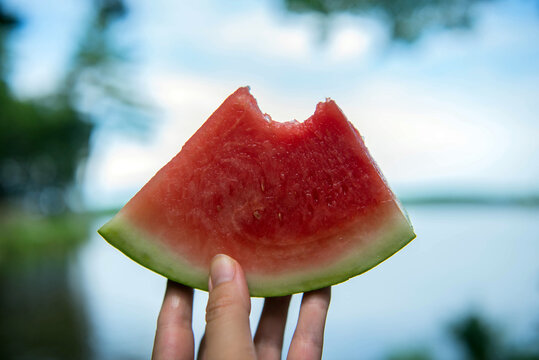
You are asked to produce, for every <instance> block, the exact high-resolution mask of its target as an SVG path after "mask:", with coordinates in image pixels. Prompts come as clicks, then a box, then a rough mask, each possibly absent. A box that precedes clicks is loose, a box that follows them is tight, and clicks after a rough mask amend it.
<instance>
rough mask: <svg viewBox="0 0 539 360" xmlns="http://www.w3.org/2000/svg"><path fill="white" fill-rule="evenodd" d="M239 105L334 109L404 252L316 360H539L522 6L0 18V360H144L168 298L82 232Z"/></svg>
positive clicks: (527, 12) (88, 7)
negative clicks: (390, 200)
mask: <svg viewBox="0 0 539 360" xmlns="http://www.w3.org/2000/svg"><path fill="white" fill-rule="evenodd" d="M243 85H250V86H251V91H252V93H253V94H254V95H255V97H257V99H258V102H259V105H260V107H261V109H262V111H263V112H267V113H269V114H271V115H272V117H273V118H274V119H276V120H279V121H287V120H291V119H293V118H295V119H299V120H303V119H306V118H307V117H309V116H310V115H311V114H312V112H313V111H314V107H315V105H316V103H317V102H318V101H321V100H324V99H325V98H326V97H331V98H333V99H335V100H336V101H337V103H338V104H339V106H340V107H341V108H342V109H343V111H344V113H345V114H347V116H348V118H349V120H350V121H351V122H352V123H354V125H355V126H356V127H357V128H358V129H359V131H360V132H361V134H362V135H363V137H364V138H365V141H366V144H367V146H368V147H369V149H370V150H371V153H372V154H373V156H374V158H375V159H376V160H377V162H378V164H379V165H380V167H381V168H382V170H383V171H384V174H385V175H386V177H387V179H388V181H389V183H390V185H391V186H392V188H393V189H394V191H395V192H396V194H397V195H398V196H399V197H400V198H401V199H402V201H403V203H404V205H405V206H406V208H407V210H408V212H409V215H410V217H411V219H412V222H413V224H414V227H415V230H416V233H417V234H418V237H417V239H416V240H414V241H413V242H412V243H411V244H410V245H409V246H407V247H406V248H405V249H404V250H403V251H401V252H399V253H398V254H396V255H395V256H394V257H392V258H391V259H390V260H389V261H387V262H385V263H384V264H382V265H381V266H379V267H377V268H375V269H373V270H371V271H369V272H368V273H366V274H364V275H361V276H359V277H356V278H354V279H352V280H350V281H348V282H346V283H344V284H341V285H338V286H335V287H334V289H333V299H332V307H331V309H330V313H329V317H328V322H327V328H326V343H325V350H324V356H325V358H327V359H356V358H362V359H539V144H538V142H539V140H538V139H539V119H538V114H539V2H538V1H534V0H516V1H509V0H499V1H487V0H447V1H435V0H430V1H429V0H403V1H398V2H397V1H370V0H338V1H331V0H263V1H256V2H255V1H244V0H239V1H217V0H201V1H191V2H184V1H172V0H156V1H151V2H147V1H136V0H131V1H129V0H86V1H73V0H42V1H31V0H0V358H1V359H147V358H149V357H150V354H151V348H152V342H153V336H154V332H155V321H156V318H157V314H158V311H159V307H160V304H161V301H162V296H163V292H164V286H165V280H164V279H163V278H162V277H160V276H159V275H156V274H154V273H152V272H150V271H148V270H146V269H144V268H142V267H140V266H139V265H137V264H135V263H134V262H132V261H131V260H129V259H128V258H126V257H125V256H123V255H122V254H121V253H120V252H118V251H117V250H115V249H113V248H112V247H111V246H109V245H108V244H107V243H106V242H105V241H104V240H102V239H101V238H100V237H99V236H98V235H97V233H96V230H97V229H98V228H99V227H100V226H101V225H102V224H103V223H104V222H105V221H107V219H109V218H110V217H111V216H112V214H113V213H114V212H115V211H116V210H117V209H119V208H120V207H121V206H122V205H123V204H124V203H125V202H126V201H127V200H128V199H129V198H130V197H131V196H132V195H134V193H135V192H136V191H137V190H138V189H139V188H140V187H141V186H142V185H143V184H144V183H145V182H146V181H147V180H148V179H149V178H150V177H151V176H152V175H153V174H154V173H155V172H156V171H157V170H158V169H159V168H160V167H161V166H162V165H163V164H164V163H165V162H167V161H168V160H169V159H170V158H171V157H172V156H174V155H175V154H176V153H177V152H178V151H179V150H180V148H181V146H182V145H183V143H184V142H185V141H186V140H187V139H188V138H189V136H190V135H191V134H192V133H193V132H194V131H196V129H197V128H198V127H199V126H200V125H201V124H202V123H203V122H204V121H205V119H206V118H207V117H208V116H209V115H210V114H211V113H212V112H213V110H215V109H216V108H217V107H218V105H219V104H220V103H221V102H222V101H223V100H224V99H225V98H226V97H227V96H228V95H229V94H230V93H232V92H233V91H234V90H235V89H236V88H237V87H239V86H243ZM206 299H207V297H206V294H205V293H203V292H198V291H197V292H196V294H195V315H194V330H195V334H196V338H197V339H200V337H201V336H202V332H203V329H204V307H205V302H206ZM299 301H300V296H295V297H294V298H293V301H292V304H291V309H290V313H289V323H288V326H287V330H286V334H285V342H288V341H289V340H290V338H291V336H292V333H293V329H294V325H295V319H296V318H297V314H298V308H299ZM261 306H262V300H261V299H254V300H253V316H252V317H253V320H252V324H253V326H254V325H255V324H256V322H257V317H258V316H259V314H260V311H261ZM197 342H198V340H197ZM285 351H286V349H285Z"/></svg>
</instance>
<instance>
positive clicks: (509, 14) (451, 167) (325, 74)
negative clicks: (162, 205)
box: [7, 0, 539, 205]
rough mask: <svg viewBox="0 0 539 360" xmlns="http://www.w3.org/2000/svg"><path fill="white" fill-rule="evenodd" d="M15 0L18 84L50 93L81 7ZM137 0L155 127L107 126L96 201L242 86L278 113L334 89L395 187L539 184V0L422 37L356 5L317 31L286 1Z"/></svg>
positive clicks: (126, 188)
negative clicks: (409, 38) (323, 32)
mask: <svg viewBox="0 0 539 360" xmlns="http://www.w3.org/2000/svg"><path fill="white" fill-rule="evenodd" d="M7 4H10V5H11V6H12V7H13V8H15V9H19V10H20V12H21V13H23V14H24V16H25V17H26V18H27V21H26V25H25V26H24V27H23V28H22V29H21V30H20V31H19V32H18V33H17V35H16V37H15V38H14V39H13V40H14V41H13V43H12V50H13V53H14V55H15V58H14V59H15V63H14V66H13V72H12V77H11V79H12V84H13V85H14V88H15V89H16V91H17V93H18V94H19V95H20V96H22V97H25V96H33V95H39V94H42V93H46V92H47V91H49V90H50V89H52V88H54V86H55V82H56V80H57V78H58V76H59V74H61V71H62V68H63V67H64V66H65V64H66V61H68V57H69V53H70V52H71V51H72V50H73V47H74V45H75V42H74V41H73V39H74V36H73V34H77V33H80V32H81V31H82V28H81V25H82V24H83V20H84V19H85V17H86V16H87V8H86V7H85V6H84V2H79V1H73V0H49V1H39V2H36V1H30V0H17V1H14V0H11V1H8V2H7ZM129 4H130V5H131V10H132V11H131V13H130V17H129V18H128V19H127V21H125V22H124V23H122V24H120V25H119V26H118V28H117V29H116V36H117V38H118V41H119V42H120V43H121V44H122V46H124V47H125V49H126V50H127V54H128V55H129V56H130V57H131V58H132V64H131V67H130V69H131V71H132V72H133V80H134V81H135V82H136V83H137V84H140V88H141V96H143V97H145V98H146V99H148V101H149V102H150V103H152V104H153V105H154V106H155V107H156V108H157V109H159V118H160V119H159V122H158V123H157V125H156V126H155V128H154V131H153V133H152V136H151V137H150V139H149V141H146V142H141V141H140V140H137V139H131V138H129V137H127V136H125V135H122V134H119V133H115V132H110V129H107V128H105V127H103V128H101V129H100V130H98V132H97V133H96V134H95V137H94V142H93V152H92V156H91V158H90V161H89V163H88V171H87V173H86V177H85V185H84V189H85V192H86V197H87V199H88V202H89V203H90V204H92V203H95V204H98V203H99V204H100V201H96V200H95V199H96V196H95V194H101V195H102V196H99V198H102V199H103V198H105V199H108V200H107V201H105V203H107V202H110V203H115V204H117V203H121V202H123V201H125V200H127V199H128V198H129V197H130V196H131V195H133V193H134V192H135V191H136V190H137V189H138V188H139V187H140V186H142V185H143V184H144V183H145V182H146V181H147V180H148V179H149V178H150V177H151V176H152V175H153V173H154V172H155V171H156V170H158V169H159V168H160V167H161V166H162V165H163V164H164V163H165V162H166V161H168V159H170V158H171V157H172V156H173V155H175V153H177V152H178V151H179V149H180V147H181V145H182V144H183V143H184V142H185V141H186V140H187V139H188V138H189V136H190V135H191V134H192V133H193V132H194V131H196V129H197V128H198V127H199V126H200V125H201V124H202V122H203V121H204V120H205V119H206V118H207V117H208V116H209V115H210V114H211V113H212V112H213V110H215V108H216V107H217V106H218V105H219V104H220V103H221V102H222V101H223V100H224V98H225V97H226V96H227V95H228V94H230V93H231V92H233V91H234V90H235V89H236V88H237V87H239V86H242V85H251V89H252V92H253V94H254V95H255V97H257V99H258V101H259V105H260V106H261V108H262V111H265V112H268V113H269V114H271V115H272V117H273V118H274V119H276V120H280V121H286V120H290V119H292V118H297V119H299V120H302V119H305V118H307V117H308V116H310V114H311V113H312V112H313V110H314V107H315V105H316V103H317V102H318V101H320V100H323V99H324V98H326V97H331V98H333V99H335V100H336V101H337V103H338V104H339V105H340V106H341V108H342V109H343V111H344V112H345V114H346V115H347V116H348V118H349V120H350V121H352V122H353V123H354V125H355V126H356V127H357V128H358V129H359V131H360V132H361V133H362V135H363V136H364V137H365V140H366V143H367V146H368V147H369V148H370V150H371V152H372V153H373V156H374V157H375V159H376V160H377V162H378V163H379V165H380V167H381V168H382V170H383V172H384V173H385V175H386V177H387V178H388V180H389V182H390V184H391V185H392V186H393V187H394V189H395V190H396V191H397V193H398V194H403V195H407V194H413V193H418V192H421V191H424V190H425V189H433V191H453V190H459V189H472V190H476V189H479V190H482V191H486V192H496V191H504V192H507V191H508V192H527V191H537V190H539V189H538V185H537V184H539V166H538V165H537V164H538V163H539V146H538V145H537V142H538V140H537V139H538V138H539V122H538V119H537V117H538V115H537V114H539V98H538V97H539V61H537V59H538V58H539V41H537V39H539V13H538V8H537V5H536V4H537V3H536V2H534V1H524V0H523V1H499V2H493V3H490V4H486V5H481V6H480V7H476V8H475V9H474V11H475V12H476V13H477V14H478V16H477V19H476V20H477V21H476V25H475V27H474V29H473V30H472V31H462V30H457V31H440V30H434V29H433V30H431V31H428V32H426V33H425V34H424V36H423V37H422V38H421V39H420V40H419V41H418V42H417V43H415V44H414V45H412V46H405V45H402V44H393V43H391V42H390V40H389V38H388V34H387V31H386V29H385V28H384V26H383V24H381V23H379V22H377V21H376V20H374V19H369V18H361V17H359V18H358V17H352V16H349V15H339V16H336V17H335V18H333V19H332V21H331V24H330V25H331V27H330V33H329V36H328V38H327V39H326V41H323V42H321V41H320V36H319V35H320V32H319V24H320V23H319V19H317V18H315V17H313V16H309V15H291V14H287V13H285V12H284V11H283V10H282V8H281V7H280V2H270V1H259V2H253V1H238V2H233V4H234V5H230V2H226V4H225V2H219V1H215V0H204V1H197V2H189V6H186V4H187V3H185V2H182V1H180V2H176V1H170V0H168V1H167V0H159V1H153V2H142V1H132V2H129ZM36 54H39V56H36ZM102 205H110V204H104V203H103V204H102Z"/></svg>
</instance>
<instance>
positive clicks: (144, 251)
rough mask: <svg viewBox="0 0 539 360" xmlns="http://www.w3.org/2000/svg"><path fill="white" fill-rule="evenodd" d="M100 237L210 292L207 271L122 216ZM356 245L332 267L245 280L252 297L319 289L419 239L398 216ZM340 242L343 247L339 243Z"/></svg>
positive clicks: (355, 238) (359, 236)
mask: <svg viewBox="0 0 539 360" xmlns="http://www.w3.org/2000/svg"><path fill="white" fill-rule="evenodd" d="M99 233H100V234H101V235H102V236H103V237H104V238H105V240H107V241H108V242H109V243H110V244H111V245H113V246H114V247H116V248H118V249H119V250H120V251H122V252H123V253H124V254H126V255H127V256H128V257H130V258H131V259H133V260H135V261H136V262H138V263H139V264H141V265H143V266H145V267H147V268H149V269H151V270H153V271H155V272H157V273H159V274H161V275H163V276H165V277H167V278H169V279H171V280H174V281H176V282H179V283H182V284H184V285H188V286H191V287H193V288H197V289H202V290H208V271H209V264H208V268H201V267H200V266H198V265H193V264H191V263H190V262H189V260H188V259H185V258H184V257H182V256H181V255H180V254H176V253H174V252H172V251H170V250H169V249H167V248H166V247H165V245H163V244H161V242H160V241H156V239H153V238H152V236H151V235H149V234H147V233H145V232H144V231H141V230H139V229H138V228H137V226H136V225H135V224H131V223H130V221H129V220H128V219H127V218H126V217H124V216H122V213H121V212H120V213H119V214H118V215H116V216H115V217H114V218H113V219H112V220H111V221H109V222H108V223H107V224H105V225H104V226H103V227H102V228H101V229H99ZM347 237H351V238H352V241H351V243H353V244H355V246H354V245H353V246H350V248H349V249H347V251H346V253H345V254H343V256H342V257H341V258H340V259H335V260H334V261H332V262H331V263H330V264H327V265H320V264H313V267H311V268H306V269H302V270H300V271H290V272H283V273H280V274H255V273H248V274H246V277H247V283H248V286H249V292H250V293H251V296H259V297H269V296H281V295H288V294H293V293H299V292H305V291H309V290H314V289H319V288H322V287H325V286H329V285H333V284H337V283H340V282H343V281H346V280H348V279H349V278H351V277H354V276H356V275H359V274H361V273H363V272H365V271H367V270H369V269H371V268H373V267H374V266H376V265H378V264H379V263H381V262H382V261H384V260H386V259H387V258H389V257H390V256H391V255H393V254H394V253H396V252H397V251H399V250H400V249H401V248H403V247H404V246H405V245H406V244H408V243H409V242H410V241H411V240H413V239H414V238H415V234H414V232H413V229H412V227H411V225H410V223H409V222H408V220H407V218H406V217H405V216H404V214H403V213H402V212H401V211H399V210H397V211H395V212H394V213H393V215H392V216H391V217H388V218H387V219H385V221H384V222H383V225H382V226H380V228H379V229H377V230H376V231H373V232H370V233H369V234H365V233H364V231H356V232H354V231H353V230H352V231H351V232H349V233H348V234H347ZM335 241H338V240H337V239H335Z"/></svg>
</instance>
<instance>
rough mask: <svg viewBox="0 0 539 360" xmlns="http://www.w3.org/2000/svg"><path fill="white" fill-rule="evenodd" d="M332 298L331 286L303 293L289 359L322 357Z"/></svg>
mask: <svg viewBox="0 0 539 360" xmlns="http://www.w3.org/2000/svg"><path fill="white" fill-rule="evenodd" d="M330 299H331V288H329V287H328V288H324V289H320V290H315V291H311V292H307V293H305V294H303V299H302V301H301V308H300V310H299V319H298V324H297V326H296V331H295V332H294V336H293V337H292V342H291V343H290V350H289V351H288V360H295V359H320V358H321V357H322V347H323V344H324V326H325V324H326V315H327V312H328V308H329V302H330Z"/></svg>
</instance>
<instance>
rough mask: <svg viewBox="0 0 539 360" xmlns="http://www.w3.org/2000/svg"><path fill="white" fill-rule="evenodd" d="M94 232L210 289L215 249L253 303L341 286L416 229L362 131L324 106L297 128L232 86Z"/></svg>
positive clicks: (177, 276) (158, 269) (329, 103)
mask: <svg viewBox="0 0 539 360" xmlns="http://www.w3.org/2000/svg"><path fill="white" fill-rule="evenodd" d="M99 233H100V234H101V235H102V236H103V237H104V238H105V239H106V240H107V241H108V242H109V243H110V244H112V245H113V246H115V247H116V248H118V249H119V250H120V251H122V252H123V253H125V254H126V255H127V256H129V257H130V258H132V259H133V260H135V261H136V262H138V263H140V264H141V265H143V266H145V267H147V268H149V269H151V270H153V271H155V272H157V273H160V274H162V275H164V276H165V277H168V278H170V279H172V280H174V281H176V282H179V283H182V284H185V285H188V286H191V287H194V288H199V289H203V290H207V283H208V271H209V263H210V260H211V259H212V257H213V256H214V255H216V254H219V253H224V254H227V255H230V256H232V257H233V258H234V259H236V260H237V261H238V262H239V263H240V264H241V265H242V267H243V269H244V271H245V274H246V278H247V282H248V286H249V291H250V293H251V295H252V296H278V295H285V294H292V293H297V292H304V291H308V290H313V289H318V288H322V287H325V286H329V285H333V284H336V283H340V282H343V281H345V280H347V279H349V278H350V277H353V276H355V275H358V274H361V273H363V272H365V271H367V270H369V269H371V268H372V267H374V266H376V265H377V264H379V263H380V262H382V261H384V260H385V259H387V258H388V257H390V256H391V255H393V254H394V253H395V252H397V251H398V250H399V249H401V248H402V247H404V246H405V245H406V244H407V243H408V242H410V241H411V240H412V239H414V238H415V234H414V232H413V229H412V227H411V224H410V222H409V221H408V218H407V217H406V215H405V214H404V211H403V209H402V207H401V206H400V204H399V202H398V200H397V199H396V197H395V196H394V194H393V193H392V192H391V190H390V189H389V187H388V185H387V183H386V182H385V180H384V178H383V176H382V174H381V172H380V170H379V169H378V167H377V166H376V164H375V162H374V160H373V159H372V158H371V156H370V155H369V152H368V150H367V148H366V147H365V144H364V143H363V140H362V138H361V136H360V134H359V132H358V131H357V130H356V129H355V128H354V127H353V125H352V124H351V123H350V122H348V120H347V119H346V117H345V116H344V114H343V113H342V112H341V110H340V109H339V107H338V106H337V105H336V104H335V102H334V101H332V100H327V101H325V102H322V103H319V104H318V106H317V107H316V111H315V113H314V115H312V116H311V117H310V118H309V119H307V120H305V121H304V122H302V123H299V122H296V121H292V122H286V123H280V122H275V121H272V120H271V119H270V118H269V116H267V115H265V114H262V112H261V111H260V109H259V108H258V105H257V103H256V100H255V99H254V97H253V96H252V95H251V94H250V93H249V89H248V88H240V89H238V90H237V91H236V92H234V93H233V94H232V95H231V96H229V97H228V98H227V99H226V100H225V102H224V103H223V104H222V105H221V106H220V107H219V108H218V109H217V110H216V111H215V112H214V113H213V114H212V115H211V116H210V117H209V119H208V120H207V121H206V122H205V123H204V124H203V125H202V127H201V128H200V129H199V130H198V131H197V132H196V133H195V134H194V135H193V136H192V137H191V138H190V139H189V140H188V141H187V143H186V144H185V145H184V146H183V148H182V149H181V151H180V152H179V153H178V154H177V155H176V156H175V157H174V158H173V159H172V160H171V161H170V162H169V163H168V164H166V165H165V166H164V167H163V168H162V169H161V170H159V171H158V172H157V174H155V176H154V177H153V178H152V179H151V180H150V181H149V182H148V183H147V184H146V185H144V187H143V188H142V189H141V190H140V191H139V192H138V193H137V194H136V195H135V196H134V197H133V198H132V199H131V200H130V201H129V202H128V203H127V204H126V205H125V206H124V207H123V208H122V209H121V210H120V212H119V213H118V214H117V215H116V216H115V217H114V218H113V219H112V220H110V221H109V222H108V223H107V224H105V225H104V226H103V227H102V228H101V229H99Z"/></svg>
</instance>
